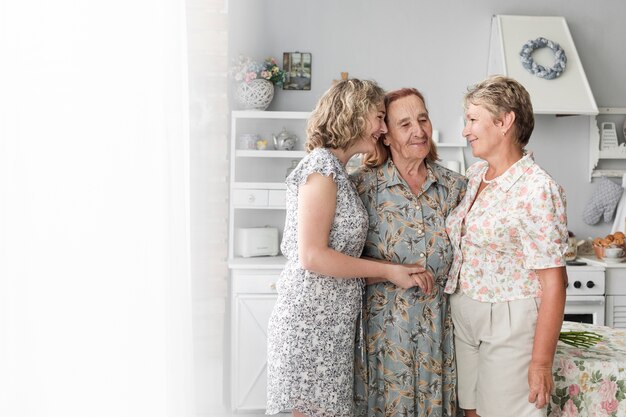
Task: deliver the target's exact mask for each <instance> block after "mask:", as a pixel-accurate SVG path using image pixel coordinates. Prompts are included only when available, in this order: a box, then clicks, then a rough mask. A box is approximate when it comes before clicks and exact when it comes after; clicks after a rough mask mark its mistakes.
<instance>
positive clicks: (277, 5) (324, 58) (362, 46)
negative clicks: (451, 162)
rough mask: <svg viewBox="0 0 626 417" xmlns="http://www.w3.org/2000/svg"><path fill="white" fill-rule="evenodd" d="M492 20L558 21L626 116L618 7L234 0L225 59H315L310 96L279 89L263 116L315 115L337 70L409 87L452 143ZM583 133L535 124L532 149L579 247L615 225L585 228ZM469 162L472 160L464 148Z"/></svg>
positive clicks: (561, 0)
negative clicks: (553, 183)
mask: <svg viewBox="0 0 626 417" xmlns="http://www.w3.org/2000/svg"><path fill="white" fill-rule="evenodd" d="M494 14H513V15H538V16H539V15H543V16H564V17H565V18H566V20H567V22H568V25H569V28H570V31H571V33H572V37H573V38H574V43H575V44H576V47H577V50H578V54H579V55H580V58H581V61H582V64H583V67H584V69H585V72H586V74H587V77H588V79H589V84H590V86H591V89H592V91H593V93H594V96H595V99H596V102H597V104H598V106H603V107H626V77H625V75H624V74H625V73H624V68H626V53H624V43H623V40H624V39H626V24H625V23H624V18H625V17H626V2H623V1H622V0H601V1H598V2H589V1H586V0H558V1H550V2H546V1H545V0H527V1H525V2H518V1H513V0H474V1H460V0H459V1H442V0H429V1H419V0H393V1H389V0H308V1H304V0H230V2H229V19H230V28H231V31H230V35H229V36H230V38H229V54H230V55H231V56H236V55H237V54H240V53H241V54H244V55H250V56H253V57H255V58H257V59H259V60H260V59H262V58H264V57H266V56H270V55H271V56H274V57H276V58H280V57H282V53H283V52H286V51H301V52H310V53H312V54H313V69H312V71H313V80H312V90H311V91H307V92H304V91H283V90H280V89H277V90H276V95H275V98H274V101H273V102H272V104H271V106H270V108H269V109H268V110H301V111H309V110H311V109H312V108H313V107H314V105H315V103H316V101H317V99H318V98H319V96H320V95H321V94H322V93H323V92H324V91H325V90H326V89H327V88H328V86H329V85H330V84H331V82H332V80H333V79H338V78H339V76H340V75H339V74H340V72H342V71H348V72H349V73H350V76H351V77H357V78H368V79H374V80H376V81H378V83H379V84H380V85H381V86H382V87H384V88H385V89H394V88H398V87H405V86H414V87H416V88H418V89H420V90H421V91H422V92H423V93H424V94H425V96H426V101H427V105H428V108H429V111H430V113H431V118H432V120H433V125H434V126H435V128H437V129H439V130H440V131H441V135H442V140H444V141H450V140H456V139H460V117H461V116H462V108H461V99H462V96H463V93H464V91H465V90H466V88H467V86H468V85H470V84H473V83H475V82H477V81H479V80H480V79H482V78H484V76H485V75H486V71H487V56H488V52H489V34H490V28H491V16H492V15H494ZM588 126H589V120H588V117H585V116H571V117H559V118H557V117H554V116H545V115H544V116H538V117H537V123H536V129H535V132H534V134H533V137H532V138H531V141H530V144H529V145H528V149H529V150H531V151H533V152H534V154H535V159H536V161H537V162H538V163H539V164H540V165H542V166H543V167H544V168H545V169H546V170H547V171H548V172H550V173H551V174H552V175H553V176H554V177H555V178H556V180H557V181H558V182H559V183H560V184H561V185H562V186H563V187H564V188H565V191H566V194H567V198H568V217H569V228H570V230H572V231H573V232H575V233H576V235H577V236H578V237H580V238H586V237H588V236H594V237H595V236H600V235H605V234H607V233H609V232H610V228H611V225H612V224H611V223H599V224H598V225H596V226H588V225H586V224H585V223H584V222H583V221H582V210H583V208H584V206H585V204H586V203H587V201H588V200H589V198H590V197H591V195H592V192H593V190H594V189H595V183H589V181H588V179H587V178H588V174H587V170H588V141H589V127H588ZM465 155H466V160H467V161H468V162H470V163H471V162H472V161H475V159H474V158H473V157H472V156H471V152H470V150H469V149H466V151H465ZM623 164H624V167H625V168H626V161H624V162H623ZM615 181H616V182H618V183H619V181H618V179H615Z"/></svg>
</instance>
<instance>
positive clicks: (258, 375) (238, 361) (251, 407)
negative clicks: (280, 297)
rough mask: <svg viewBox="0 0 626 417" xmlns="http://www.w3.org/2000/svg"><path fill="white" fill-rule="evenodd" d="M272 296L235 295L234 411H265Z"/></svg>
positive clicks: (273, 301) (274, 298)
mask: <svg viewBox="0 0 626 417" xmlns="http://www.w3.org/2000/svg"><path fill="white" fill-rule="evenodd" d="M276 297H277V296H276V295H274V294H236V295H235V297H234V317H233V319H234V323H233V364H232V365H233V366H232V370H233V381H232V402H233V409H234V410H235V411H264V410H265V406H266V387H267V325H268V322H269V318H270V314H271V313H272V308H273V307H274V304H275V302H276Z"/></svg>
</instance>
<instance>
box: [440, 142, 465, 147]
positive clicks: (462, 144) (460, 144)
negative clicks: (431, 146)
mask: <svg viewBox="0 0 626 417" xmlns="http://www.w3.org/2000/svg"><path fill="white" fill-rule="evenodd" d="M435 145H436V146H437V147H438V148H467V142H438V143H435Z"/></svg>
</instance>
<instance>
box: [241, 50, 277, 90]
mask: <svg viewBox="0 0 626 417" xmlns="http://www.w3.org/2000/svg"><path fill="white" fill-rule="evenodd" d="M231 76H232V77H233V79H234V80H235V81H239V82H245V83H249V82H250V81H252V80H256V79H264V80H268V81H270V82H272V84H278V85H280V84H282V83H283V81H285V71H283V70H282V69H280V68H279V67H278V64H277V63H276V60H275V59H274V58H272V57H268V58H266V59H265V61H263V62H262V63H258V62H256V61H254V60H253V59H252V58H250V57H246V56H243V55H239V58H238V59H237V62H236V63H235V65H234V66H233V67H232V68H231Z"/></svg>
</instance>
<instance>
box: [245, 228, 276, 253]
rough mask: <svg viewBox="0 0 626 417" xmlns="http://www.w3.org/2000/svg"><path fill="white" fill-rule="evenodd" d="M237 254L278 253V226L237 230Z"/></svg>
mask: <svg viewBox="0 0 626 417" xmlns="http://www.w3.org/2000/svg"><path fill="white" fill-rule="evenodd" d="M236 234H237V239H236V245H235V255H236V256H241V257H244V258H249V257H252V256H276V255H278V229H277V228H276V227H247V228H240V229H237V231H236Z"/></svg>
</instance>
